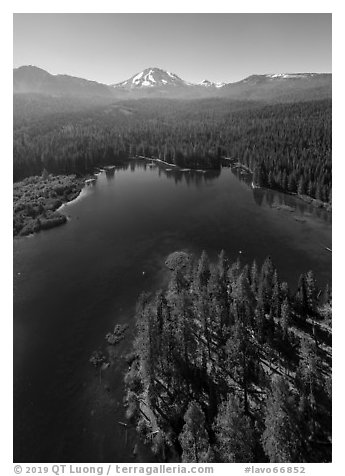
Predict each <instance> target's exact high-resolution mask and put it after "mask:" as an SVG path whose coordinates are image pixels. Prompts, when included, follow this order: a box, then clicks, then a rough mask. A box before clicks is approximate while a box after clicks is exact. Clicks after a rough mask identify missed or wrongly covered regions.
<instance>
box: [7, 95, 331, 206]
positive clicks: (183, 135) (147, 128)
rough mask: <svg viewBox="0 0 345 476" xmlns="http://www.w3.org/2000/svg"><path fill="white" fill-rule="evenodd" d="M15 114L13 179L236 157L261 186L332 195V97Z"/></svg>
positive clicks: (211, 163)
mask: <svg viewBox="0 0 345 476" xmlns="http://www.w3.org/2000/svg"><path fill="white" fill-rule="evenodd" d="M24 106H26V108H27V103H26V104H25V105H23V104H22V103H21V104H20V107H19V106H18V107H19V109H18V113H17V114H15V130H14V179H15V180H19V179H21V178H23V177H25V176H29V175H33V174H40V173H41V172H42V170H43V169H44V168H46V169H47V170H48V172H53V173H78V174H85V173H87V172H90V171H91V170H92V168H93V167H94V166H98V165H101V164H109V163H119V162H122V161H123V160H124V159H125V158H127V157H130V156H133V155H144V156H148V157H158V158H161V159H163V160H165V161H167V162H171V163H174V164H177V165H181V166H183V167H187V166H188V167H195V168H198V167H204V168H217V167H219V163H220V158H221V157H223V156H227V157H229V156H230V157H233V158H236V159H237V160H239V161H240V162H242V163H243V164H245V165H246V166H248V167H249V168H251V169H252V170H253V171H254V172H255V176H254V177H255V179H254V180H255V182H256V184H257V185H260V186H267V187H271V188H277V189H280V190H284V191H289V192H298V193H300V194H307V195H310V196H311V197H315V198H317V199H320V200H322V201H324V202H330V201H331V187H332V184H331V102H330V101H328V100H324V101H314V102H305V103H297V104H284V105H274V106H265V105H262V104H260V103H256V102H253V103H252V102H231V101H223V100H219V99H217V100H210V99H207V100H203V101H169V100H165V101H163V100H151V101H148V100H142V101H133V102H128V101H127V102H126V103H119V104H115V105H112V106H108V107H106V108H104V107H102V108H99V107H98V108H93V109H90V110H88V111H79V112H73V113H68V114H67V113H62V112H56V113H54V114H51V115H49V116H47V115H46V114H43V115H38V117H37V115H36V117H34V118H33V119H32V120H30V119H29V118H28V115H27V113H26V115H25V116H24V118H23V116H21V117H20V119H19V118H18V116H19V111H20V110H21V109H22V108H23V107H24Z"/></svg>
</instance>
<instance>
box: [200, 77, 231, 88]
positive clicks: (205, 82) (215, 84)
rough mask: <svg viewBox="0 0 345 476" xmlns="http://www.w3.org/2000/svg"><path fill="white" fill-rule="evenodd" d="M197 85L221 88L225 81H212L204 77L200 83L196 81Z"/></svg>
mask: <svg viewBox="0 0 345 476" xmlns="http://www.w3.org/2000/svg"><path fill="white" fill-rule="evenodd" d="M198 85H199V86H204V87H205V88H222V87H223V86H224V85H225V83H221V82H213V81H209V80H208V79H204V80H203V81H201V82H200V83H198Z"/></svg>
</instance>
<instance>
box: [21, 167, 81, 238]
mask: <svg viewBox="0 0 345 476" xmlns="http://www.w3.org/2000/svg"><path fill="white" fill-rule="evenodd" d="M84 183H85V182H84V180H83V179H80V178H77V177H76V176H75V175H55V176H52V175H50V174H48V172H47V171H46V170H45V171H43V173H42V175H40V176H33V177H28V178H25V179H24V180H22V181H19V182H15V183H14V184H13V234H14V236H16V235H21V236H23V235H29V234H31V233H35V232H37V231H40V230H47V229H49V228H53V227H55V226H59V225H62V224H63V223H66V221H67V218H66V216H65V215H63V214H61V213H59V212H58V211H57V209H58V208H59V207H61V205H62V204H63V203H66V202H70V201H71V200H74V199H75V198H76V197H77V196H78V195H79V193H80V191H81V189H82V188H83V186H84Z"/></svg>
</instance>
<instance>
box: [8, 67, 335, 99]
mask: <svg viewBox="0 0 345 476" xmlns="http://www.w3.org/2000/svg"><path fill="white" fill-rule="evenodd" d="M13 92H14V94H28V93H29V94H40V95H45V96H52V97H54V98H59V97H73V98H77V99H83V100H89V101H94V102H97V101H101V102H109V101H112V100H113V99H133V98H134V99H135V98H146V97H151V98H152V97H164V98H178V99H196V98H208V97H221V98H229V99H240V100H257V101H267V102H292V101H301V100H312V99H324V98H330V97H331V95H332V75H331V74H330V73H277V74H263V75H252V76H249V77H248V78H245V79H243V80H241V81H238V82H235V83H214V82H211V81H208V80H207V79H205V80H204V81H202V82H200V83H190V82H188V81H185V80H183V79H181V78H180V77H179V76H177V74H175V73H171V72H169V71H164V70H163V69H160V68H153V67H152V68H147V69H145V70H143V71H141V72H140V73H137V74H135V75H134V76H132V77H131V78H129V79H127V80H126V81H122V82H121V83H116V84H112V85H106V84H102V83H98V82H96V81H89V80H87V79H81V78H76V77H74V76H68V75H62V74H58V75H52V74H50V73H48V72H47V71H45V70H43V69H41V68H38V67H36V66H21V67H19V68H16V69H14V70H13Z"/></svg>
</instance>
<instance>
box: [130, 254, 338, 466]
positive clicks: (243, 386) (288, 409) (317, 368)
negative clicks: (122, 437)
mask: <svg viewBox="0 0 345 476" xmlns="http://www.w3.org/2000/svg"><path fill="white" fill-rule="evenodd" d="M166 264H167V265H168V267H169V268H170V269H171V277H170V281H169V285H168V287H167V289H166V290H160V291H158V292H157V293H156V294H155V295H147V294H143V295H142V296H141V298H140V300H139V302H138V305H137V312H136V326H137V331H136V338H135V341H134V349H133V353H132V354H131V355H130V356H128V362H129V364H130V368H129V370H128V372H127V374H126V376H125V383H126V388H127V397H126V402H127V416H128V417H129V418H131V419H132V420H133V421H135V422H136V426H137V431H138V432H139V433H140V434H141V436H142V437H143V438H144V440H145V441H146V442H147V443H148V444H150V445H151V448H152V449H153V451H154V452H156V453H157V454H158V455H159V457H160V458H161V459H163V460H166V461H169V459H170V460H171V459H174V458H175V460H176V458H178V459H179V460H180V461H182V462H225V463H230V462H242V463H243V462H275V463H287V462H290V463H291V462H327V461H330V460H331V376H330V374H331V370H330V368H331V358H330V353H331V348H330V346H331V293H330V289H329V288H328V286H327V287H326V288H325V289H323V290H320V289H318V286H317V283H316V280H315V277H314V275H313V272H312V271H309V272H307V273H305V274H303V275H301V277H300V279H299V282H298V286H297V290H296V291H295V292H291V290H290V289H289V287H288V285H287V283H286V282H281V281H280V280H279V276H278V272H277V270H276V269H275V267H274V265H273V263H272V261H271V259H270V258H267V259H266V260H265V262H264V263H263V264H262V266H261V267H259V266H258V265H257V264H256V262H255V261H254V262H253V263H252V265H251V266H249V265H244V266H242V265H241V264H240V262H239V261H237V262H234V263H229V261H228V260H227V258H226V256H225V254H224V252H221V253H220V255H219V258H218V262H217V263H214V264H212V263H210V261H209V259H208V257H207V254H206V253H205V252H203V253H202V255H201V257H200V259H194V258H193V257H191V256H189V255H187V254H185V253H175V254H173V255H171V256H170V257H169V258H168V260H167V263H166Z"/></svg>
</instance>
